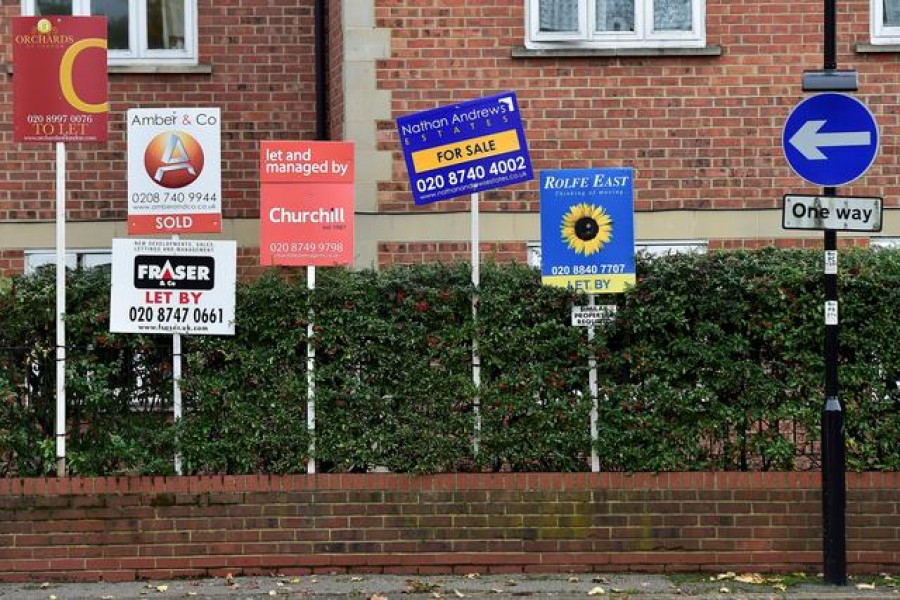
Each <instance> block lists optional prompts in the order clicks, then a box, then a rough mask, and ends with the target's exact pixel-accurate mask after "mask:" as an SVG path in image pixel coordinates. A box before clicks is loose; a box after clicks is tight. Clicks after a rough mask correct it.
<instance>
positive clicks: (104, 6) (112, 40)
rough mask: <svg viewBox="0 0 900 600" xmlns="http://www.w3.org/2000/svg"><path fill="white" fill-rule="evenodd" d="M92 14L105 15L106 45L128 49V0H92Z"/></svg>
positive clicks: (110, 47) (111, 48) (118, 48)
mask: <svg viewBox="0 0 900 600" xmlns="http://www.w3.org/2000/svg"><path fill="white" fill-rule="evenodd" d="M91 14H92V15H105V16H106V31H107V33H106V34H107V36H108V38H109V39H108V40H107V47H108V48H109V49H110V50H128V49H129V46H128V18H129V15H128V0H92V1H91Z"/></svg>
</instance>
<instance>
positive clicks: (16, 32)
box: [12, 15, 109, 142]
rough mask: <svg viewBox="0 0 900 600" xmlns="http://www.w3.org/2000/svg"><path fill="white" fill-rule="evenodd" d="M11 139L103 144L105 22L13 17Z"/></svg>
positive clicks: (66, 18) (106, 105)
mask: <svg viewBox="0 0 900 600" xmlns="http://www.w3.org/2000/svg"><path fill="white" fill-rule="evenodd" d="M12 23H13V48H12V49H13V65H14V69H15V74H14V75H13V123H14V127H13V130H14V133H13V140H14V141H16V142H105V141H106V137H107V128H106V119H107V115H108V114H109V103H108V102H107V78H106V18H105V17H71V16H57V15H47V16H42V17H13V21H12Z"/></svg>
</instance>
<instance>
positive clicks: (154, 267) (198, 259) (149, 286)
mask: <svg viewBox="0 0 900 600" xmlns="http://www.w3.org/2000/svg"><path fill="white" fill-rule="evenodd" d="M215 274H216V261H215V259H214V258H213V257H211V256H148V255H144V254H139V255H138V256H135V257H134V287H135V288H137V289H143V290H156V289H159V288H166V289H176V290H211V289H213V288H214V287H215Z"/></svg>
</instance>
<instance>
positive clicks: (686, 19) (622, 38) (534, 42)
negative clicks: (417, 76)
mask: <svg viewBox="0 0 900 600" xmlns="http://www.w3.org/2000/svg"><path fill="white" fill-rule="evenodd" d="M897 2H898V3H900V0H897ZM525 9H526V10H525V19H526V29H527V31H528V40H527V41H526V43H525V45H526V46H527V47H528V48H534V49H548V48H561V47H572V46H574V47H579V48H697V47H702V46H705V45H706V27H705V14H704V10H705V0H526V5H525Z"/></svg>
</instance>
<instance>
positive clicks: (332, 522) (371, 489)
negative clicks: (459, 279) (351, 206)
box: [0, 473, 900, 581]
mask: <svg viewBox="0 0 900 600" xmlns="http://www.w3.org/2000/svg"><path fill="white" fill-rule="evenodd" d="M847 488H848V489H847V497H848V505H847V559H848V565H849V569H850V571H851V572H856V573H860V572H881V571H892V572H894V571H896V570H897V567H898V565H900V511H898V506H900V474H898V473H862V474H848V476H847ZM820 490H821V483H820V478H819V474H818V473H662V474H646V473H640V474H630V475H629V474H622V473H601V474H590V473H576V474H559V473H540V474H442V475H435V476H408V475H393V474H340V475H338V474H335V475H330V474H321V475H297V476H285V477H280V476H271V477H269V476H264V477H256V476H247V477H230V476H229V477H170V478H152V477H120V478H67V479H5V480H0V580H3V581H29V580H30V581H50V580H70V581H74V580H98V579H101V578H102V579H105V580H132V579H164V578H173V577H195V576H211V575H225V574H226V573H233V574H234V575H239V574H244V575H250V574H269V573H283V574H304V573H316V572H360V573H363V572H369V573H370V572H379V573H381V572H384V573H403V574H414V573H418V574H428V573H451V572H455V573H471V572H480V573H498V572H499V573H505V572H560V571H561V572H569V571H573V572H585V571H593V572H603V571H606V572H613V571H726V570H735V571H745V570H748V571H795V570H800V571H808V572H817V571H820V570H821V567H822V551H821V548H822V541H821V522H822V515H821V513H822V507H821V492H820Z"/></svg>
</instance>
